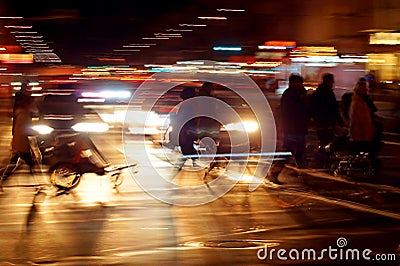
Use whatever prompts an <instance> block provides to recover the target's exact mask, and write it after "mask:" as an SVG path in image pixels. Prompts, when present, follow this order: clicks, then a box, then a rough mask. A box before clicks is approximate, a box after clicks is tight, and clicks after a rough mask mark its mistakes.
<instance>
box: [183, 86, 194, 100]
mask: <svg viewBox="0 0 400 266" xmlns="http://www.w3.org/2000/svg"><path fill="white" fill-rule="evenodd" d="M180 96H181V98H182V99H183V100H186V99H189V98H192V97H194V96H196V91H195V89H194V88H193V87H185V88H184V89H183V91H182V92H181V95H180Z"/></svg>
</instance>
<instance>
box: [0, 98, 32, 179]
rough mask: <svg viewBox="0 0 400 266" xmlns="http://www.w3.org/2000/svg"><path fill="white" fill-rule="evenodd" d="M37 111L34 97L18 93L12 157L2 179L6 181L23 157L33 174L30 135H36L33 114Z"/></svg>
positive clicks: (15, 107) (14, 117) (13, 127)
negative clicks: (33, 127)
mask: <svg viewBox="0 0 400 266" xmlns="http://www.w3.org/2000/svg"><path fill="white" fill-rule="evenodd" d="M34 112H35V104H34V99H33V98H32V96H30V95H29V94H28V93H27V92H24V91H22V92H20V93H19V94H17V95H16V98H15V101H14V108H13V126H12V141H11V158H10V161H9V163H8V165H7V167H6V169H5V170H4V172H3V176H2V181H5V180H6V179H7V178H8V177H9V176H10V175H11V174H12V172H13V171H14V170H15V168H16V166H17V163H18V160H19V159H22V160H23V161H24V162H25V163H26V164H27V165H28V166H29V169H30V172H31V174H33V165H34V162H33V160H32V155H31V147H30V145H29V139H28V136H31V135H34V132H33V129H32V114H33V113H34Z"/></svg>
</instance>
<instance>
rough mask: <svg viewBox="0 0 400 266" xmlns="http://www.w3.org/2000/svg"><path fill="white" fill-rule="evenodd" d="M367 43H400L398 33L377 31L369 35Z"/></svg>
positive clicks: (399, 34)
mask: <svg viewBox="0 0 400 266" xmlns="http://www.w3.org/2000/svg"><path fill="white" fill-rule="evenodd" d="M369 44H384V45H398V44H400V33H398V32H377V33H373V34H370V35H369Z"/></svg>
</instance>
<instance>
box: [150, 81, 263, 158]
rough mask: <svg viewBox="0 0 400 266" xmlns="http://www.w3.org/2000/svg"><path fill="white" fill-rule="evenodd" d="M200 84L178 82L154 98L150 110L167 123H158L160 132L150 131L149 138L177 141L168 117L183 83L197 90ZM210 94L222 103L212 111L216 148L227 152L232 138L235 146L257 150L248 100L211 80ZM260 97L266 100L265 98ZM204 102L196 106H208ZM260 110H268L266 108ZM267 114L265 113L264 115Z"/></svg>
mask: <svg viewBox="0 0 400 266" xmlns="http://www.w3.org/2000/svg"><path fill="white" fill-rule="evenodd" d="M202 84H203V82H190V83H185V84H181V85H179V86H176V87H174V88H172V89H170V90H168V92H167V93H165V94H164V95H162V96H161V97H160V98H159V99H158V100H157V102H156V103H155V104H154V106H153V108H152V113H153V112H154V113H155V114H157V115H158V116H160V117H162V118H163V121H164V123H167V126H165V125H164V126H163V127H159V130H160V132H159V133H158V134H153V135H152V137H153V140H155V141H162V142H164V143H169V145H172V146H176V145H178V143H176V141H174V139H175V140H176V139H177V138H174V137H171V136H172V135H174V133H173V132H174V128H173V127H174V125H173V123H172V122H171V121H174V116H175V115H176V112H177V109H178V106H179V103H180V102H181V101H182V99H181V98H180V94H181V92H182V90H183V89H184V88H185V87H187V86H192V87H194V88H195V89H196V91H198V90H200V88H201V86H202ZM212 97H213V98H214V99H216V100H217V101H219V103H220V104H221V106H223V107H222V109H221V108H219V109H218V108H217V110H218V111H217V113H216V114H214V115H215V117H216V118H218V120H220V121H219V122H220V132H219V135H218V141H219V152H220V153H230V152H231V149H232V140H233V141H234V142H235V146H236V147H235V148H237V150H243V151H245V150H248V149H247V148H245V147H249V148H250V150H251V151H259V150H260V146H261V130H260V126H259V122H258V120H257V118H256V115H255V113H254V111H253V110H252V108H251V106H250V105H249V104H248V102H247V101H246V100H245V99H243V98H242V97H241V96H239V95H238V94H237V93H235V92H234V91H233V90H231V89H229V88H227V87H225V86H222V85H219V84H213V92H212ZM260 100H265V101H266V99H260ZM207 105H209V103H207V102H205V103H204V106H203V107H200V109H201V108H204V109H210V107H209V106H207ZM229 110H232V111H233V112H234V113H236V114H237V116H236V115H231V114H233V113H230V112H229ZM263 112H270V110H265V111H263ZM228 113H229V114H228ZM166 116H168V118H167V119H165V117H166ZM267 116H268V115H265V117H267ZM160 121H161V120H160ZM222 121H224V122H222ZM175 134H176V133H175ZM238 146H242V147H243V148H242V149H241V148H238Z"/></svg>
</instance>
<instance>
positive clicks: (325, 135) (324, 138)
mask: <svg viewBox="0 0 400 266" xmlns="http://www.w3.org/2000/svg"><path fill="white" fill-rule="evenodd" d="M317 135H318V139H319V144H320V145H321V146H322V147H325V146H326V145H328V144H329V143H331V142H332V141H333V138H334V136H335V132H334V130H333V128H330V127H328V128H319V129H318V130H317Z"/></svg>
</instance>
